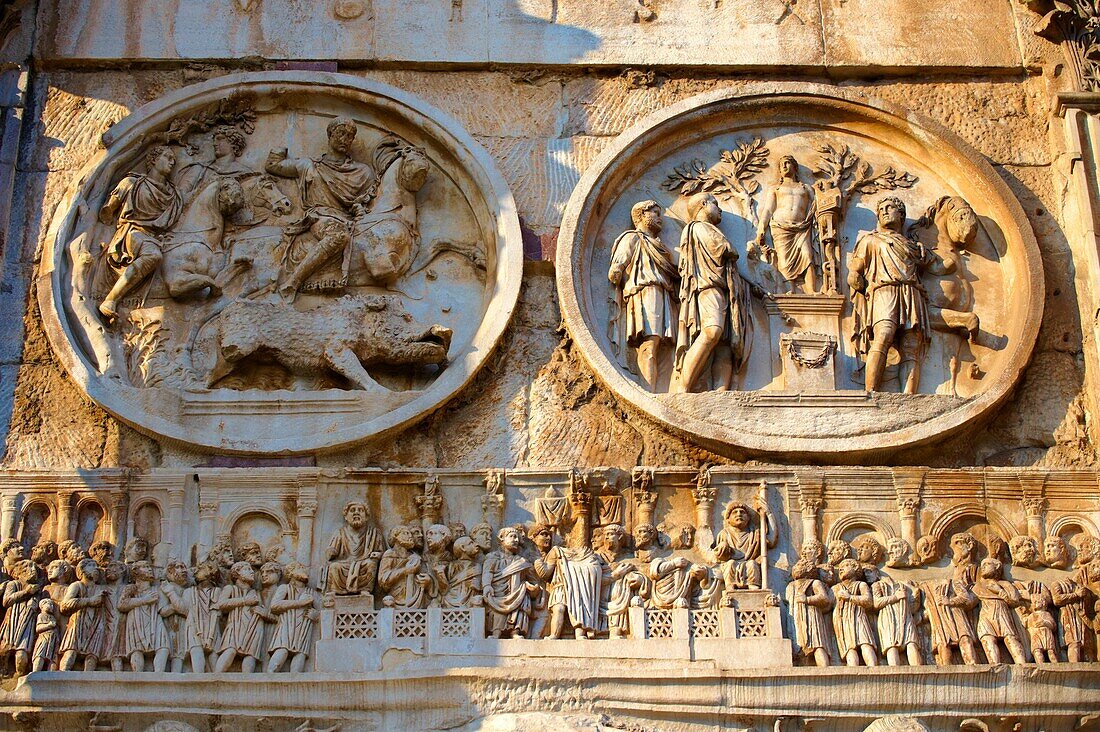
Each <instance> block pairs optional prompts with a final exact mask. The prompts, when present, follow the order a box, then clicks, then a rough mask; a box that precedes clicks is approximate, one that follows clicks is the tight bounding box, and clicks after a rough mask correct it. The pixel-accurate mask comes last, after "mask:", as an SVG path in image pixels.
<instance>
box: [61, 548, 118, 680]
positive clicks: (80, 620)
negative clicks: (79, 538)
mask: <svg viewBox="0 0 1100 732" xmlns="http://www.w3.org/2000/svg"><path fill="white" fill-rule="evenodd" d="M76 577H77V580H76V582H73V583H72V584H71V585H69V589H68V590H67V591H66V592H65V598H64V599H63V600H62V601H61V612H62V613H64V614H65V615H68V616H69V623H68V627H67V628H66V629H65V635H64V637H63V638H62V639H61V670H62V671H72V670H73V669H74V668H76V662H77V661H78V660H79V659H81V658H83V659H84V670H85V671H95V668H96V666H97V665H99V659H100V658H102V657H103V650H104V647H105V646H106V633H107V614H108V613H109V608H108V607H107V605H108V602H109V600H108V598H107V592H108V590H107V589H106V588H105V587H101V586H100V585H99V578H100V574H99V566H98V565H97V564H96V563H95V560H94V559H88V558H85V559H81V560H80V562H79V563H78V564H77V565H76Z"/></svg>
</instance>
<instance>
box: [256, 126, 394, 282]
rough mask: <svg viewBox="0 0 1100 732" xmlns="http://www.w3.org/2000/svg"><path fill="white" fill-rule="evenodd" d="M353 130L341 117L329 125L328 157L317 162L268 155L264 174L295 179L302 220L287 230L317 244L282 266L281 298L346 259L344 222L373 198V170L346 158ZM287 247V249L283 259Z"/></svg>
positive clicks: (280, 154)
mask: <svg viewBox="0 0 1100 732" xmlns="http://www.w3.org/2000/svg"><path fill="white" fill-rule="evenodd" d="M357 129H358V128H357V127H356V126H355V122H354V121H353V120H351V119H349V118H347V117H337V118H336V119H334V120H332V121H331V122H329V123H328V127H327V128H326V130H325V131H326V133H327V135H328V146H329V152H327V153H324V154H323V155H322V156H321V157H319V158H288V157H287V150H286V148H281V149H277V150H272V151H271V152H270V153H268V156H267V165H266V169H267V172H268V173H271V174H273V175H278V176H281V177H283V178H297V179H298V187H299V189H300V192H301V196H302V205H303V206H304V207H305V217H304V218H303V219H302V220H301V221H300V222H298V224H297V225H292V227H291V231H297V232H298V233H302V232H305V231H309V232H310V233H312V234H313V236H314V237H315V238H316V240H317V241H316V243H314V244H313V245H312V247H311V248H310V249H309V251H307V252H306V254H305V256H304V257H302V259H301V261H299V262H296V263H292V262H289V261H288V264H289V265H291V266H292V268H289V269H291V271H290V274H289V275H288V276H287V278H286V280H285V281H284V282H283V284H282V285H280V287H279V292H280V293H281V294H282V295H283V296H284V297H287V298H291V297H293V296H294V293H295V292H297V291H298V290H299V289H300V288H301V287H302V284H303V283H304V282H305V281H306V280H307V279H308V278H309V277H310V276H311V275H312V274H314V273H315V272H316V271H317V270H318V269H320V267H321V266H322V265H324V264H325V263H326V262H327V261H329V260H330V259H332V258H334V257H336V256H337V255H338V254H341V253H342V254H344V256H345V259H346V257H347V251H348V247H349V246H350V245H351V223H350V222H351V220H352V219H354V218H355V217H356V216H358V215H360V214H361V213H362V211H363V209H364V208H366V207H367V206H369V205H370V202H371V199H372V198H373V197H374V194H375V190H376V188H377V185H378V180H377V175H376V174H375V171H374V169H373V168H372V167H371V166H369V165H367V164H366V163H360V162H358V161H356V160H353V159H352V158H351V156H350V154H349V153H350V150H351V144H352V142H354V141H355V135H356V132H357ZM292 248H293V247H290V248H288V249H287V252H288V256H289V253H290V251H291V249H292Z"/></svg>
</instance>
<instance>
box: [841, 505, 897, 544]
mask: <svg viewBox="0 0 1100 732" xmlns="http://www.w3.org/2000/svg"><path fill="white" fill-rule="evenodd" d="M863 534H871V535H872V536H873V537H874V538H875V540H876V541H878V543H879V544H882V545H883V546H886V542H887V541H888V540H889V539H893V538H894V537H895V536H897V532H896V531H894V527H892V526H890V524H889V523H887V522H886V521H884V520H883V519H882V517H881V516H876V515H874V514H870V513H862V512H855V513H849V514H846V515H844V516H841V517H840V518H838V519H837V520H836V521H834V522H833V524H832V525H831V526H830V527H829V533H828V534H827V535H826V537H825V543H826V544H828V543H829V542H831V541H836V540H837V539H842V540H844V541H846V542H848V543H849V544H851V543H852V542H853V541H854V540H855V539H856V537H858V536H862V535H863Z"/></svg>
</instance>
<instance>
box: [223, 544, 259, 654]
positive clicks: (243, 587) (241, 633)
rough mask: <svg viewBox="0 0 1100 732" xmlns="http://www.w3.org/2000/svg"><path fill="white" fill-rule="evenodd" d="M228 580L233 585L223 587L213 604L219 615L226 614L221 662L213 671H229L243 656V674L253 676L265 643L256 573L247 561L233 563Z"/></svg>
mask: <svg viewBox="0 0 1100 732" xmlns="http://www.w3.org/2000/svg"><path fill="white" fill-rule="evenodd" d="M229 581H230V582H231V583H232V584H229V585H226V586H225V587H223V588H222V590H221V592H220V593H219V595H218V601H217V603H215V605H214V607H215V608H217V610H218V612H220V613H221V614H223V615H225V629H224V630H223V631H222V638H221V642H220V643H219V644H218V663H217V665H216V666H215V667H214V671H215V672H217V673H224V672H225V671H228V670H229V667H230V666H232V665H233V662H234V661H235V660H237V656H240V657H241V659H242V660H241V671H243V672H244V673H246V674H250V673H252V672H253V671H255V670H256V664H257V663H258V662H259V659H260V654H261V653H263V640H264V628H263V614H262V612H263V611H262V609H261V607H260V593H259V592H257V591H256V572H255V570H253V569H252V565H251V564H249V563H248V562H234V563H233V566H232V567H230V568H229Z"/></svg>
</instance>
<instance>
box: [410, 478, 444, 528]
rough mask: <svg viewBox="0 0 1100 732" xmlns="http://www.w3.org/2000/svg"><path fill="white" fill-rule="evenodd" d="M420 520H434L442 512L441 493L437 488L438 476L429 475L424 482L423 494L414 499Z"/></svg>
mask: <svg viewBox="0 0 1100 732" xmlns="http://www.w3.org/2000/svg"><path fill="white" fill-rule="evenodd" d="M416 508H417V510H418V511H419V512H420V518H422V519H431V520H436V519H438V518H439V516H440V515H441V514H442V512H443V493H441V492H440V488H439V476H438V475H429V476H428V477H427V478H426V479H425V480H424V492H423V493H422V494H421V495H419V496H417V497H416Z"/></svg>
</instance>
